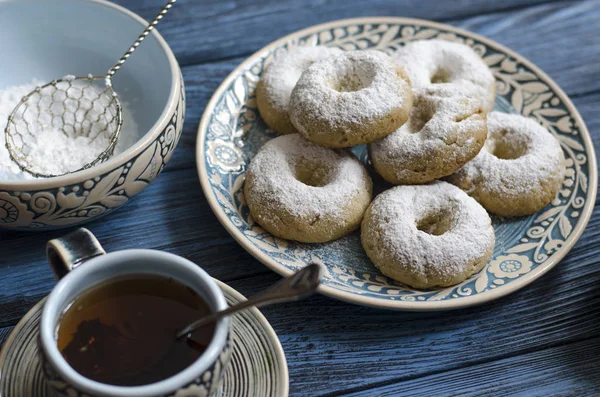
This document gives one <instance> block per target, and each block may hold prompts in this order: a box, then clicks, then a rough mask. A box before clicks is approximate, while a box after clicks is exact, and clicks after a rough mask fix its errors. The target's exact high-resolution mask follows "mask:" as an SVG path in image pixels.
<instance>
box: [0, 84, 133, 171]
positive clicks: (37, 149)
mask: <svg viewBox="0 0 600 397" xmlns="http://www.w3.org/2000/svg"><path fill="white" fill-rule="evenodd" d="M64 78H65V79H67V80H69V81H72V80H73V78H71V77H70V76H65V77H64ZM39 85H40V82H39V81H37V80H34V81H33V82H32V83H31V84H24V85H19V86H14V87H9V88H6V89H5V90H3V91H0V132H1V137H0V180H19V179H25V180H29V179H35V178H34V177H33V176H31V175H30V174H28V173H25V172H22V171H21V170H20V168H19V166H18V165H17V164H16V163H15V162H14V161H13V160H12V159H11V158H10V154H9V152H8V150H7V148H6V146H5V136H4V128H5V127H6V123H7V120H8V116H9V115H10V113H11V112H12V111H13V109H14V108H15V106H16V105H17V104H18V103H19V101H20V100H21V98H23V97H24V96H25V95H27V94H28V93H30V92H31V91H33V90H34V89H35V88H36V87H37V86H39ZM122 110H123V127H122V129H121V133H120V135H119V141H118V143H117V146H116V148H115V152H114V154H115V155H116V154H120V153H122V152H123V151H125V150H126V149H127V148H129V147H130V146H131V145H132V144H133V143H134V142H135V141H136V140H137V139H139V133H138V128H137V124H136V122H135V120H134V118H133V115H132V114H131V111H130V110H129V107H128V106H127V104H126V103H122ZM27 143H28V150H29V151H30V152H29V158H30V159H31V160H32V162H33V165H35V166H37V168H38V171H41V172H42V173H47V174H62V173H65V172H69V171H72V170H76V169H78V168H80V167H81V166H83V165H85V164H86V163H88V162H90V161H92V160H94V158H95V157H96V156H97V155H98V154H100V153H101V152H102V151H103V150H104V149H106V147H107V146H108V139H107V138H106V137H103V136H100V137H98V138H97V139H95V140H93V139H91V138H86V137H78V138H68V137H67V136H65V135H64V134H63V133H62V132H61V131H60V130H58V129H52V128H49V129H47V130H46V129H45V130H44V131H43V133H40V134H36V138H35V139H30V140H28V141H27Z"/></svg>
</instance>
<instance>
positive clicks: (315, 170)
mask: <svg viewBox="0 0 600 397" xmlns="http://www.w3.org/2000/svg"><path fill="white" fill-rule="evenodd" d="M244 195H245V197H246V202H247V203H248V207H249V208H250V213H251V214H252V216H253V217H254V219H255V220H256V221H257V222H258V223H259V224H260V225H261V226H262V227H263V228H265V229H266V230H267V231H268V232H270V233H272V234H274V235H275V236H277V237H281V238H285V239H289V240H297V241H301V242H305V243H315V242H325V241H330V240H335V239H338V238H340V237H342V236H344V235H346V234H348V233H350V232H351V231H353V230H355V229H357V228H358V227H359V226H360V222H361V220H362V217H363V214H364V212H365V210H366V209H367V206H368V205H369V203H370V202H371V198H372V182H371V178H370V177H369V175H368V174H367V171H366V170H365V168H364V167H363V165H362V164H361V163H360V161H358V160H357V159H356V157H354V156H353V155H352V153H350V152H349V151H347V150H332V149H327V148H324V147H321V146H318V145H316V144H314V143H311V142H309V141H307V140H306V139H304V138H303V137H302V136H300V135H299V134H291V135H284V136H280V137H277V138H275V139H272V140H270V141H269V142H267V143H266V144H265V145H264V146H263V147H262V148H261V149H260V151H259V152H258V153H257V154H256V156H255V157H254V158H253V159H252V161H251V163H250V166H249V167H248V171H247V172H246V183H245V185H244Z"/></svg>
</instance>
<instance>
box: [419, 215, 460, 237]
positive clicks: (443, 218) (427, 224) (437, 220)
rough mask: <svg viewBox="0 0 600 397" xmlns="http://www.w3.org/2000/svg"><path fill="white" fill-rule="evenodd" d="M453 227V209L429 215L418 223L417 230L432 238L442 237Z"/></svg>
mask: <svg viewBox="0 0 600 397" xmlns="http://www.w3.org/2000/svg"><path fill="white" fill-rule="evenodd" d="M451 227H452V211H451V209H445V210H438V211H433V212H430V213H428V214H427V215H426V216H425V217H423V218H421V219H420V220H419V221H418V222H417V229H419V230H420V231H422V232H425V233H427V234H431V235H432V236H441V235H442V234H444V233H446V232H447V231H448V230H450V228H451Z"/></svg>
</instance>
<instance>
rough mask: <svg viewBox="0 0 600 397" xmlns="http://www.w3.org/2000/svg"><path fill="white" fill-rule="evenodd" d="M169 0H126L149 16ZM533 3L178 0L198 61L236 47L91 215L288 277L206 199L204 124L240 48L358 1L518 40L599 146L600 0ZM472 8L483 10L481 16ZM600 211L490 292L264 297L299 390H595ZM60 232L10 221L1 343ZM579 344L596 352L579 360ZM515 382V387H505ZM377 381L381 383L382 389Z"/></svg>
mask: <svg viewBox="0 0 600 397" xmlns="http://www.w3.org/2000/svg"><path fill="white" fill-rule="evenodd" d="M162 2H163V1H162V0H152V1H149V0H144V1H138V0H135V1H134V0H127V1H122V3H124V4H126V5H128V6H130V7H131V8H132V9H134V10H137V11H139V12H140V13H141V14H142V15H144V16H145V17H151V16H152V15H153V13H154V12H155V9H156V8H157V7H159V6H160V5H161V4H162ZM526 3H527V4H529V3H531V2H529V1H528V0H523V1H519V0H510V1H508V2H488V1H484V0H461V1H455V2H450V3H439V2H434V1H433V0H424V1H421V2H419V4H418V6H417V5H415V4H414V2H411V1H408V0H401V1H383V0H378V1H374V2H372V3H368V4H365V2H358V1H354V0H352V1H350V0H349V1H345V2H325V3H322V2H320V1H316V0H314V1H308V2H305V3H304V4H301V5H299V4H300V3H297V2H292V1H291V0H284V1H281V2H277V1H275V0H269V1H265V2H259V1H258V0H256V1H242V2H232V1H222V2H221V1H218V0H215V1H197V0H195V1H187V2H186V1H181V2H180V3H178V6H177V7H176V8H174V9H173V14H172V15H171V14H169V17H167V18H165V20H164V24H162V23H161V27H164V29H161V31H162V32H163V34H164V35H165V37H166V38H167V39H168V40H169V42H170V43H171V45H172V47H173V48H174V50H175V52H176V53H177V56H178V57H179V59H180V61H182V63H185V64H189V65H192V64H194V63H196V62H200V61H202V62H204V61H206V60H211V59H220V58H223V57H226V58H229V59H228V60H223V61H219V62H214V63H208V64H203V65H193V66H189V67H185V68H184V76H185V79H186V84H187V87H188V101H189V106H188V113H187V114H188V119H187V122H186V125H185V130H184V131H185V132H184V137H183V139H182V141H181V143H180V147H179V148H178V150H177V152H176V154H175V157H174V159H173V162H172V164H170V165H169V167H167V170H166V171H167V172H165V174H164V175H162V176H161V177H160V178H159V179H158V180H157V181H156V182H155V183H154V184H153V185H151V186H150V187H149V188H148V189H147V190H146V191H145V192H144V193H143V194H142V195H140V196H139V198H137V199H136V200H134V201H133V202H132V203H130V204H129V205H128V206H126V207H125V208H123V209H121V210H119V211H118V212H117V213H115V214H113V215H111V216H110V217H107V218H105V219H101V220H98V221H96V222H93V223H91V224H90V225H89V227H90V229H92V230H93V231H94V232H95V233H96V234H97V235H98V236H99V238H100V239H101V241H102V242H103V243H104V245H105V246H106V248H107V249H108V250H116V249H123V248H133V247H144V248H157V249H163V250H167V251H170V252H174V253H177V254H179V255H183V256H185V257H188V258H189V259H191V260H193V261H195V262H197V263H199V264H201V265H202V266H204V267H205V268H206V269H207V270H208V271H209V273H211V274H212V275H213V276H216V277H217V278H220V279H222V280H225V281H228V282H229V283H230V284H231V285H232V286H233V287H235V288H237V289H239V290H240V291H241V292H242V293H245V294H248V295H249V294H251V293H253V292H257V291H259V290H260V289H261V288H264V287H265V286H267V285H269V284H270V283H272V282H274V281H275V280H277V279H278V278H279V277H278V276H277V275H275V274H273V273H271V272H269V271H268V270H267V269H266V268H265V267H263V266H262V265H260V264H259V263H258V262H256V261H255V260H254V259H253V258H251V257H250V255H248V254H247V253H245V251H243V250H242V249H241V248H239V247H238V246H237V244H236V243H235V242H234V241H233V239H231V238H230V237H229V236H228V234H227V233H226V232H225V231H224V229H223V228H222V227H221V226H220V224H218V222H217V221H216V218H215V217H214V215H212V213H211V211H210V209H209V208H208V205H207V204H206V202H205V201H204V198H203V196H202V193H201V190H200V188H199V185H198V182H197V176H196V173H195V169H194V167H195V165H194V145H195V135H196V128H197V124H198V121H199V119H200V115H201V113H202V110H203V108H204V106H205V105H206V103H207V101H208V98H209V97H210V95H211V94H212V92H213V91H214V89H215V88H216V86H217V85H218V84H219V83H220V81H222V79H223V78H224V77H225V76H226V75H227V74H228V73H229V71H231V70H232V69H233V68H234V67H235V66H236V65H237V64H239V62H241V60H242V59H243V55H244V54H248V53H250V52H253V51H254V50H256V49H258V48H259V47H261V46H262V45H264V44H266V43H268V42H270V41H272V40H273V39H276V38H278V37H279V36H281V35H283V34H285V33H289V32H291V31H294V30H296V29H298V28H301V27H305V26H308V25H311V24H313V23H317V22H321V21H325V20H331V19H338V18H343V17H349V16H359V15H374V14H380V15H400V14H404V15H405V16H418V17H425V18H433V19H444V20H451V21H450V22H451V23H453V24H455V25H457V26H462V27H467V28H470V29H472V30H474V31H478V32H482V33H485V34H487V35H489V36H490V37H491V38H493V39H496V40H498V41H500V42H501V43H503V44H507V45H509V46H510V47H512V48H513V49H515V50H516V51H518V52H520V53H522V54H523V55H525V56H527V57H529V58H530V59H531V60H532V61H533V62H535V63H536V64H538V65H539V66H540V67H542V68H543V69H545V70H546V71H547V72H549V74H550V75H551V76H552V77H553V78H554V79H556V80H557V81H558V82H559V84H560V85H561V86H562V87H563V88H564V89H565V90H566V91H567V92H568V93H569V94H572V95H575V96H576V97H575V100H574V102H575V104H576V105H577V106H578V108H579V110H580V111H581V113H582V115H583V117H584V119H585V120H586V122H587V124H588V127H589V129H590V131H591V132H592V135H593V136H594V141H595V144H596V147H597V148H598V144H599V142H600V141H599V138H600V136H599V134H600V117H599V116H598V115H597V109H598V108H600V93H594V92H597V91H598V90H599V89H600V81H599V80H598V79H597V73H598V69H597V67H596V66H597V65H598V64H599V62H598V61H600V46H598V37H600V26H599V25H598V23H597V21H598V20H599V19H600V14H599V12H600V11H599V10H600V2H599V1H597V0H594V1H583V2H578V3H566V2H558V3H549V4H539V5H535V6H532V7H528V8H526V9H523V10H521V9H515V7H516V6H517V5H519V4H526ZM499 8H500V9H502V10H504V11H501V12H498V10H499ZM482 13H486V15H481V14H482ZM473 15H477V16H474V17H469V16H473ZM169 18H171V19H169ZM186 24H187V25H186ZM557 48H558V49H560V51H557ZM236 56H237V58H235V57H236ZM232 57H233V58H232ZM598 212H599V211H598V210H596V211H595V213H594V217H593V219H592V221H591V223H590V225H589V227H588V229H587V231H586V232H585V233H584V235H583V237H582V240H581V241H580V242H579V244H578V245H577V246H576V247H575V249H574V250H573V251H572V252H571V254H570V255H569V256H568V257H567V258H566V259H565V260H564V261H563V262H562V263H561V264H560V265H559V266H558V267H557V268H556V269H554V270H553V271H551V272H550V273H549V274H548V275H546V276H544V277H543V278H542V279H541V280H538V281H537V282H535V283H534V284H532V285H531V286H530V287H528V288H526V289H524V290H522V291H520V292H518V293H516V294H514V295H512V296H509V297H507V298H504V299H502V300H500V301H497V302H495V303H492V304H488V305H485V306H482V307H479V308H472V309H467V310H461V311H457V312H448V313H435V314H419V313H390V312H386V311H380V310H373V309H368V308H362V307H356V306H352V305H348V304H345V303H342V302H337V301H333V300H331V299H328V298H325V297H315V298H311V299H310V300H308V301H306V302H301V303H298V304H288V305H282V306H278V307H273V308H265V309H264V313H265V314H266V315H267V317H268V319H269V320H270V321H271V323H272V324H273V325H274V327H275V329H276V331H277V332H278V334H279V336H280V338H281V340H282V344H283V346H284V349H285V350H286V352H287V356H288V361H289V366H290V376H291V380H292V385H291V389H292V395H311V396H312V395H341V394H343V393H345V392H344V391H345V390H348V391H355V392H356V393H358V395H382V394H384V395H385V393H387V395H398V394H399V392H400V391H402V390H409V391H411V392H413V393H409V395H418V394H419V393H420V394H427V395H438V394H441V393H443V392H444V391H448V392H452V393H454V395H457V394H462V393H467V392H468V393H471V395H484V394H485V393H486V391H487V390H492V391H493V395H503V392H504V394H510V393H514V392H516V391H519V390H520V391H522V393H521V394H523V393H534V392H538V394H537V395H553V394H554V395H556V394H560V395H570V394H573V393H577V395H585V394H586V390H585V389H584V386H589V390H588V391H587V392H589V391H592V392H593V391H595V390H594V389H593V388H591V387H592V386H590V385H594V384H596V383H591V382H592V381H595V379H592V377H593V376H597V375H598V371H599V367H598V363H597V358H596V357H598V346H599V345H598V343H599V341H598V336H599V335H600V324H599V323H598V321H597V319H598V316H599V314H600V295H598V293H597V285H598V282H599V281H600V269H598V266H597V262H598V259H597V253H598V251H599V250H600V217H599V216H598ZM61 233H62V232H46V233H41V234H32V233H13V232H0V280H2V281H0V343H1V341H2V339H3V338H4V337H5V336H6V332H7V330H8V329H10V326H11V325H12V324H15V323H16V321H17V320H18V318H20V317H21V316H22V315H23V314H24V313H25V312H26V311H27V310H28V309H29V307H31V306H32V305H33V304H34V303H35V302H37V301H38V300H39V299H40V298H41V297H42V296H44V295H45V294H47V293H48V291H49V290H50V289H51V288H52V286H53V285H54V280H53V279H52V276H51V273H50V271H49V270H48V269H47V267H46V265H45V263H44V259H43V255H44V253H43V251H44V242H45V241H46V240H47V239H49V238H52V237H55V236H58V235H60V234H61ZM1 327H4V328H1ZM571 351H572V354H571ZM580 357H581V358H582V361H583V362H584V363H585V364H580V363H578V362H577V360H576V358H580ZM586 364H587V366H586ZM470 373H472V374H473V375H472V376H471V377H470V378H467V375H469V374H470ZM463 379H470V382H467V381H463ZM498 379H501V381H499V380H498ZM590 379H591V380H590ZM588 380H590V381H589V382H588ZM506 383H509V385H510V388H508V389H506V390H503V389H502V388H501V386H502V385H504V384H506ZM520 385H522V389H519V387H521V386H520ZM376 386H380V387H379V388H376V389H373V388H374V387H376ZM536 387H537V388H538V389H536ZM528 395H529V394H528ZM533 395H536V394H533Z"/></svg>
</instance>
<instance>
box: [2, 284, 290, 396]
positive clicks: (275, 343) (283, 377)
mask: <svg viewBox="0 0 600 397" xmlns="http://www.w3.org/2000/svg"><path fill="white" fill-rule="evenodd" d="M213 280H214V281H215V282H216V283H217V285H218V286H219V288H221V289H222V290H223V292H224V293H225V294H227V295H231V296H232V297H233V298H235V299H236V300H238V301H244V300H246V297H245V296H244V295H242V294H241V293H240V292H238V291H237V290H236V289H234V288H233V287H231V286H229V285H227V284H225V283H224V282H222V281H219V280H217V279H216V278H213ZM46 299H47V297H44V298H42V299H41V300H40V301H39V302H38V303H36V304H35V305H33V307H32V308H31V309H29V310H28V311H27V313H25V315H24V316H23V317H22V318H21V319H20V320H19V322H18V323H17V325H15V327H14V328H13V330H12V331H11V332H10V334H8V337H7V338H6V339H5V340H4V344H3V346H2V349H0V379H2V363H4V362H5V361H6V357H5V355H6V354H7V353H6V352H7V351H8V349H6V348H5V347H6V346H9V345H11V344H12V343H14V342H13V339H15V338H16V337H17V332H18V331H19V330H20V329H21V328H22V326H23V324H25V323H27V322H28V321H29V319H30V318H31V317H32V316H33V315H34V314H35V313H36V312H38V311H41V310H42V306H43V305H44V303H45V302H46ZM250 310H251V311H252V312H253V313H252V314H253V317H254V318H255V319H256V326H255V327H254V329H257V328H260V329H262V330H263V332H264V334H265V336H266V338H267V339H268V341H269V342H270V343H271V344H272V347H273V350H274V351H275V355H276V362H278V363H279V364H280V365H279V372H278V373H279V374H280V379H278V380H279V382H278V384H277V387H278V388H277V391H276V394H275V396H277V397H287V396H288V395H289V388H290V384H289V372H288V366H287V360H286V358H285V352H284V351H283V347H282V346H281V342H280V341H279V337H278V336H277V334H276V333H275V330H274V329H273V327H272V326H271V324H270V323H269V320H267V318H266V317H265V316H264V314H262V312H261V311H260V310H258V309H257V308H255V307H254V308H252V309H250Z"/></svg>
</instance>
